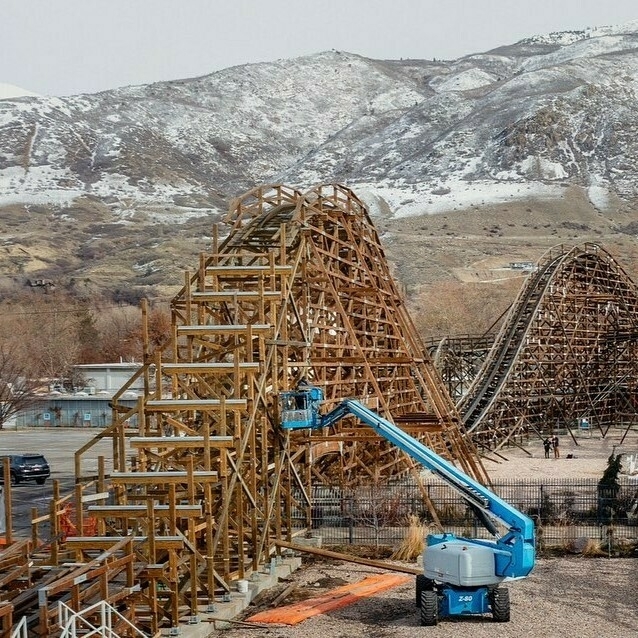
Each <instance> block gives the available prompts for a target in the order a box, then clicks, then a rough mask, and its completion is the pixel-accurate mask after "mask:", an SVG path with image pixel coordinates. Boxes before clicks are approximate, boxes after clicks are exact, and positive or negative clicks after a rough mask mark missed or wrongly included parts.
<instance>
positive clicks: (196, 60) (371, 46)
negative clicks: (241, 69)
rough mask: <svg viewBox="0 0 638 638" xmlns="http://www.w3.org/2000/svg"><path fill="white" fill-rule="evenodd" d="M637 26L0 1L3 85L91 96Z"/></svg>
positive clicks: (502, 14)
mask: <svg viewBox="0 0 638 638" xmlns="http://www.w3.org/2000/svg"><path fill="white" fill-rule="evenodd" d="M636 19H638V3H637V2H636V0H612V1H611V2H604V0H595V1H593V0H437V1H436V2H435V1H431V0H2V2H1V3H0V83H6V84H15V85H17V86H19V87H22V88H24V89H28V90H30V91H34V92H36V93H41V94H44V95H71V94H75V93H93V92H96V91H101V90H104V89H111V88H115V87H119V86H126V85H129V84H148V83H151V82H156V81H158V80H176V79H181V78H189V77H196V76H199V75H206V74H208V73H212V72H213V71H217V70H219V69H223V68H226V67H229V66H235V65H238V64H246V63H249V62H265V61H271V60H277V59H280V58H291V57H296V56H299V55H305V54H309V53H316V52H319V51H326V50H329V49H337V50H340V51H349V52H351V53H358V54H360V55H363V56H367V57H371V58H376V59H398V58H420V59H431V58H444V59H455V58H458V57H460V56H463V55H466V54H469V53H479V52H482V51H487V50H489V49H491V48H494V47H497V46H500V45H504V44H511V43H513V42H516V41H518V40H520V39H522V38H525V37H528V36H532V35H536V34H541V33H550V32H552V31H566V30H578V29H582V28H585V27H590V26H605V25H619V24H624V23H626V22H630V21H633V20H636Z"/></svg>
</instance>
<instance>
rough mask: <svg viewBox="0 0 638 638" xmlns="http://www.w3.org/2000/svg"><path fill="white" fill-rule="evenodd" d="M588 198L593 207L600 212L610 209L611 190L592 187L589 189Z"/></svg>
mask: <svg viewBox="0 0 638 638" xmlns="http://www.w3.org/2000/svg"><path fill="white" fill-rule="evenodd" d="M587 197H588V198H589V201H590V202H591V203H592V206H594V208H596V209H598V210H602V211H604V210H607V209H608V208H609V204H610V199H609V190H608V189H607V188H605V187H603V186H590V187H589V188H588V189H587Z"/></svg>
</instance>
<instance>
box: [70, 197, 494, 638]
mask: <svg viewBox="0 0 638 638" xmlns="http://www.w3.org/2000/svg"><path fill="white" fill-rule="evenodd" d="M225 222H226V224H227V227H228V228H230V232H229V234H228V235H227V236H226V237H225V238H224V239H223V241H222V240H221V239H220V233H219V229H218V228H217V227H216V228H215V230H214V236H213V246H212V251H211V253H210V254H203V255H201V257H200V261H199V265H198V268H197V269H196V271H194V272H187V273H185V276H184V286H183V288H182V290H181V291H180V292H179V293H178V294H177V295H176V296H175V298H174V299H173V301H172V304H171V308H172V339H171V341H170V345H169V346H168V347H167V348H165V349H163V350H158V351H155V352H152V351H151V350H150V347H149V345H148V343H149V340H148V338H147V337H145V339H144V341H145V344H146V345H145V362H144V367H143V369H142V370H141V371H140V373H139V374H140V376H142V377H143V378H144V384H145V388H146V390H145V394H144V397H143V398H142V399H141V400H140V402H139V405H138V407H137V408H136V409H133V410H131V409H130V408H126V407H124V406H121V405H120V404H119V403H118V396H121V395H122V394H123V393H124V392H125V391H126V390H127V387H128V386H125V387H124V388H122V389H121V391H120V393H119V395H118V396H116V397H115V399H114V424H113V426H111V427H110V428H108V429H107V430H105V431H103V432H101V433H100V435H99V436H98V437H97V438H104V437H109V438H111V439H112V441H113V468H114V471H113V472H112V474H111V475H110V477H107V478H108V484H110V488H111V489H110V491H109V494H108V496H109V501H108V503H107V500H106V498H103V499H102V500H100V499H98V500H97V501H95V502H94V504H92V505H91V507H90V508H89V510H88V511H82V510H80V516H85V515H90V516H91V517H92V520H94V521H96V525H97V536H96V537H95V538H94V539H93V540H91V537H83V536H81V533H80V535H79V536H78V537H76V538H70V539H69V542H70V546H71V547H75V548H77V550H76V551H77V559H78V560H87V559H89V558H90V557H91V556H92V555H94V554H95V553H99V552H103V551H104V547H105V545H108V543H109V539H111V540H112V542H113V543H114V544H115V543H121V542H123V540H122V539H124V538H127V537H131V535H132V536H133V537H134V539H135V545H134V546H135V553H136V555H137V557H138V560H139V561H140V567H139V571H138V580H139V582H140V584H141V587H140V592H139V593H138V594H136V595H133V598H134V600H133V604H132V605H131V608H132V609H134V610H135V614H136V617H135V619H134V620H135V622H136V624H137V625H138V626H148V629H149V630H150V631H152V632H156V631H157V630H158V629H159V628H161V627H162V626H174V625H176V623H177V622H178V616H179V615H180V614H184V613H186V614H188V615H196V614H197V610H198V607H199V605H202V604H204V605H206V604H211V603H212V602H213V601H214V600H216V597H217V596H219V595H220V594H222V593H223V592H224V591H228V590H229V589H230V587H231V582H232V580H233V579H236V578H243V577H245V576H246V575H247V574H249V573H250V572H251V571H253V570H257V569H258V568H259V566H260V564H262V563H263V562H265V561H267V560H268V559H269V556H270V554H271V553H272V552H273V551H276V543H275V541H276V540H281V541H290V540H292V539H293V537H294V536H295V534H299V533H303V530H304V529H309V528H310V526H311V525H312V518H311V515H312V508H311V503H310V497H309V494H310V487H311V485H312V484H314V483H316V482H330V483H333V484H334V483H338V484H340V485H344V486H352V485H356V484H358V483H361V482H372V481H379V480H386V479H389V478H391V477H393V476H397V475H399V474H405V473H407V472H411V473H413V475H414V476H415V477H416V478H418V468H415V467H414V464H413V462H412V461H411V460H410V459H409V458H408V457H407V456H406V455H404V454H403V453H401V452H399V451H397V450H396V449H395V448H393V447H392V446H390V445H389V444H387V443H385V442H384V441H382V440H380V439H378V438H377V437H376V436H375V435H374V433H372V432H371V431H370V430H368V429H367V428H365V427H362V426H361V425H360V424H358V423H356V422H355V421H354V419H352V418H350V419H348V420H344V421H343V422H341V423H340V424H338V425H336V426H335V427H334V428H331V429H330V430H329V431H328V430H326V431H320V432H313V433H294V434H291V433H289V432H286V431H284V430H282V429H281V428H280V427H279V415H278V410H279V408H278V395H279V393H280V392H282V391H285V390H290V389H293V388H294V387H295V386H296V384H297V383H298V382H299V381H300V380H301V379H302V378H303V379H305V380H306V381H308V382H310V383H313V384H315V385H317V386H320V387H321V388H322V389H323V390H324V393H325V396H326V406H325V407H326V409H329V408H330V407H332V406H334V405H336V403H337V402H338V401H340V400H341V399H343V398H347V397H356V398H358V399H360V400H362V401H364V402H366V403H367V404H369V405H370V406H371V407H373V408H374V409H376V410H378V411H379V412H380V413H381V414H383V415H384V416H385V417H387V418H389V419H392V420H393V421H395V422H396V423H397V424H400V425H401V426H402V427H404V428H405V429H406V430H407V431H409V432H410V433H412V434H413V435H414V436H416V437H418V438H420V439H422V440H423V441H424V442H425V443H426V444H427V445H429V446H430V447H431V448H432V449H434V450H436V451H437V452H439V453H440V454H442V455H443V456H445V457H447V458H449V459H451V460H454V462H456V463H458V464H459V466H460V467H462V468H463V469H464V470H465V471H466V472H467V473H468V474H470V475H472V476H474V477H475V478H477V479H478V480H481V481H483V482H487V481H488V477H487V475H486V473H485V471H484V469H483V467H482V465H481V463H480V461H479V459H478V455H477V454H476V451H475V449H474V447H473V445H472V444H471V443H470V441H469V440H468V438H467V437H466V436H465V435H464V432H463V428H462V425H461V421H460V417H459V415H458V413H457V411H456V409H455V406H454V403H453V401H452V400H451V399H450V397H449V395H448V394H447V391H446V389H445V386H444V385H443V384H442V383H441V381H440V379H439V377H438V375H437V373H436V371H435V368H434V366H433V364H432V362H431V360H430V358H429V356H428V355H427V353H426V350H425V348H424V347H423V345H422V343H421V341H420V339H419V337H418V335H417V333H416V330H415V328H414V325H413V323H412V321H411V319H410V317H409V315H408V313H407V311H406V309H405V306H404V303H403V299H402V297H401V294H400V293H399V290H398V288H397V286H396V284H395V283H394V281H393V279H392V276H391V273H390V269H389V266H388V264H387V262H386V258H385V255H384V252H383V249H382V246H381V243H380V241H379V237H378V235H377V233H376V231H375V229H374V226H373V225H372V223H371V221H370V218H369V215H368V213H367V211H366V209H365V207H364V205H363V204H362V202H361V201H360V200H359V199H358V198H357V197H356V196H355V195H354V193H352V191H350V190H349V189H347V188H345V187H343V186H338V185H330V186H321V187H318V188H316V189H314V190H311V191H309V192H306V193H301V192H299V191H297V190H295V189H293V188H289V187H286V186H282V185H274V186H265V187H261V188H257V189H254V190H252V191H250V192H248V193H246V194H245V195H244V196H242V197H240V198H238V199H236V200H235V201H233V202H232V204H231V206H230V210H229V213H228V215H227V217H226V220H225ZM143 310H144V315H145V316H146V314H147V312H146V307H144V309H143ZM89 447H90V444H89V445H88V446H85V448H83V449H82V450H79V451H78V453H77V454H76V474H77V480H78V482H79V483H81V482H82V481H83V480H84V479H83V472H82V457H83V454H84V453H85V452H86V450H87V449H89ZM102 466H103V463H102ZM87 478H88V477H87ZM92 478H95V477H92ZM98 481H99V483H100V484H101V485H102V484H103V482H104V481H105V477H104V476H103V475H101V476H100V477H98ZM424 503H425V504H426V506H428V505H431V504H429V501H428V499H427V495H426V494H425V493H424ZM84 527H85V525H84V523H83V521H82V520H78V528H79V530H82V529H84ZM92 550H93V554H92V553H91V552H92Z"/></svg>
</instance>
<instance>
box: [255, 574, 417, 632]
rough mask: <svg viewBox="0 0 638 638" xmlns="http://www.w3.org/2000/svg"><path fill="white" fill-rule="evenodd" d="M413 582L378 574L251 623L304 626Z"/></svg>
mask: <svg viewBox="0 0 638 638" xmlns="http://www.w3.org/2000/svg"><path fill="white" fill-rule="evenodd" d="M409 580H412V578H411V577H410V576H404V575H399V574H378V575H375V576H369V577H368V578H365V579H364V580H362V581H359V582H358V583H351V584H349V585H344V586H343V587H338V588H337V589H333V590H332V591H330V592H328V593H327V594H324V595H323V596H317V597H316V598H308V599H307V600H303V601H301V602H299V603H295V604H293V605H286V606H285V607H279V608H277V609H269V610H267V611H262V612H259V613H258V614H255V615H254V616H251V617H250V618H248V619H247V621H248V622H259V623H279V624H284V625H298V624H299V623H300V622H303V621H304V620H307V619H308V618H310V617H312V616H318V615H319V614H323V613H326V612H328V611H332V610H333V609H340V608H341V607H345V606H346V605H351V604H352V603H356V602H357V601H358V600H360V599H361V598H365V597H366V596H372V595H373V594H376V593H377V592H380V591H384V590H386V589H391V588H392V587H397V586H398V585H403V583H406V582H408V581H409Z"/></svg>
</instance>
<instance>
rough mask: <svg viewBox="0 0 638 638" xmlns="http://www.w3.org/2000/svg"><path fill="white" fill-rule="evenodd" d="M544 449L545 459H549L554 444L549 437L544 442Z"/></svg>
mask: <svg viewBox="0 0 638 638" xmlns="http://www.w3.org/2000/svg"><path fill="white" fill-rule="evenodd" d="M543 447H544V448H545V458H546V459H548V458H549V449H550V448H551V447H552V442H551V441H550V440H549V437H548V436H546V437H545V440H544V441H543Z"/></svg>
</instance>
